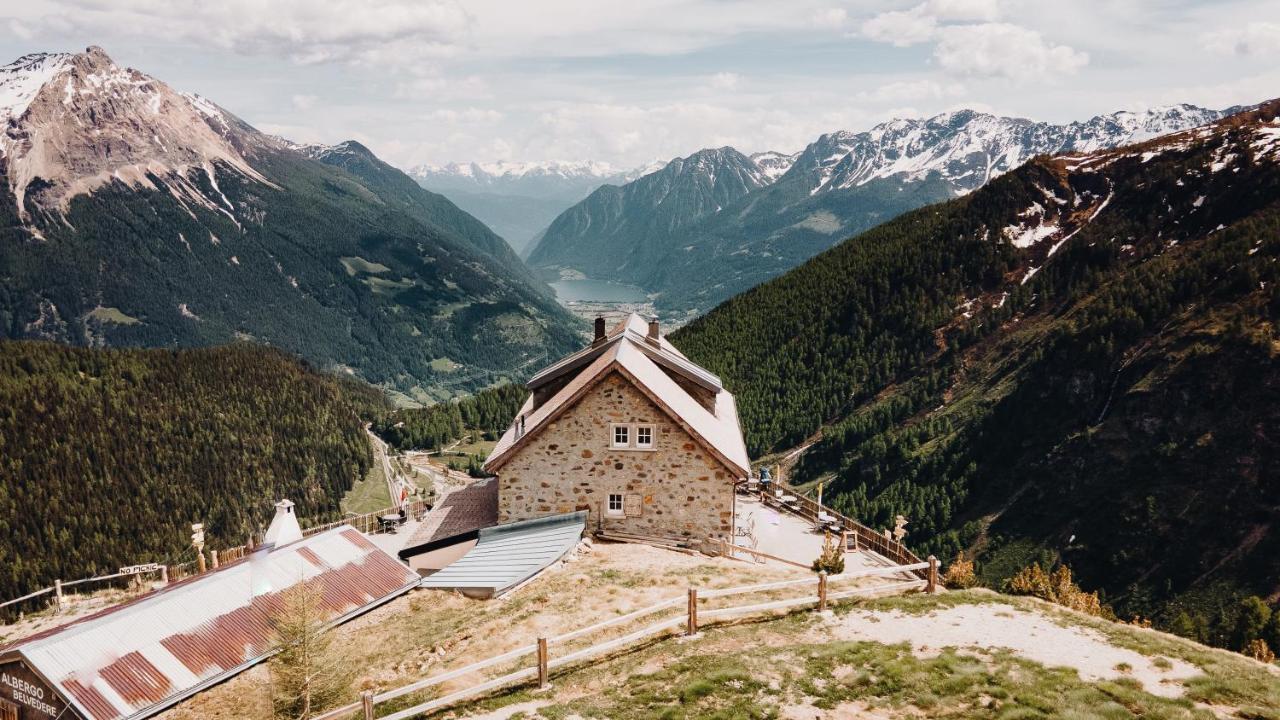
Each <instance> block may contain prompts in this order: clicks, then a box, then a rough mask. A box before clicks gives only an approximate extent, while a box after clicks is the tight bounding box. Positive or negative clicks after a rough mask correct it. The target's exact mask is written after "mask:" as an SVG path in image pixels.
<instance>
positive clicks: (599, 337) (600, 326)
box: [591, 315, 604, 347]
mask: <svg viewBox="0 0 1280 720" xmlns="http://www.w3.org/2000/svg"><path fill="white" fill-rule="evenodd" d="M602 342H604V317H602V316H599V315H597V316H596V336H595V338H593V339H592V340H591V345H592V346H593V347H594V346H596V345H599V344H600V343H602Z"/></svg>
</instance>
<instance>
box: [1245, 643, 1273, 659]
mask: <svg viewBox="0 0 1280 720" xmlns="http://www.w3.org/2000/svg"><path fill="white" fill-rule="evenodd" d="M1244 654H1245V655H1248V656H1249V657H1251V658H1253V659H1254V660H1260V661H1262V662H1264V663H1267V664H1268V665H1270V664H1271V663H1273V662H1275V661H1276V654H1275V653H1274V652H1272V651H1271V646H1269V645H1267V641H1266V640H1263V639H1262V638H1254V639H1253V640H1251V641H1249V644H1248V645H1246V646H1245V648H1244Z"/></svg>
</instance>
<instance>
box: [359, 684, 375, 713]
mask: <svg viewBox="0 0 1280 720" xmlns="http://www.w3.org/2000/svg"><path fill="white" fill-rule="evenodd" d="M360 709H362V710H364V720H373V691H372V690H365V691H364V692H362V693H360Z"/></svg>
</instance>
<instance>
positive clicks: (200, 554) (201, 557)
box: [196, 550, 208, 575]
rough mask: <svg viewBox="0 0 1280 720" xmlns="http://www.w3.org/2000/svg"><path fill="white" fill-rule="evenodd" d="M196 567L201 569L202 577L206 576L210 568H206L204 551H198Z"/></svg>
mask: <svg viewBox="0 0 1280 720" xmlns="http://www.w3.org/2000/svg"><path fill="white" fill-rule="evenodd" d="M196 565H197V566H198V567H199V568H200V574H201V575H203V574H204V571H205V570H207V569H208V568H206V567H205V565H204V551H203V550H197V551H196Z"/></svg>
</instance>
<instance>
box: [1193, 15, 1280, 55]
mask: <svg viewBox="0 0 1280 720" xmlns="http://www.w3.org/2000/svg"><path fill="white" fill-rule="evenodd" d="M1204 46H1205V48H1206V49H1207V50H1209V51H1211V52H1215V53H1218V54H1220V55H1249V56H1261V55H1280V23H1274V22H1251V23H1249V24H1247V25H1244V26H1243V27H1237V28H1230V29H1226V30H1218V31H1216V32H1212V33H1210V34H1209V35H1207V36H1205V38H1204Z"/></svg>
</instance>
